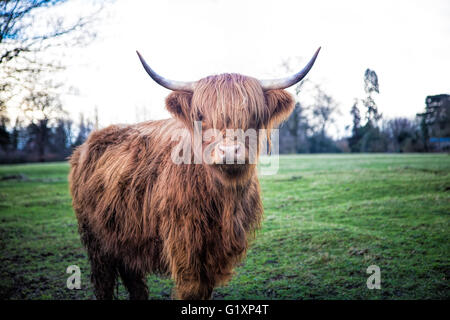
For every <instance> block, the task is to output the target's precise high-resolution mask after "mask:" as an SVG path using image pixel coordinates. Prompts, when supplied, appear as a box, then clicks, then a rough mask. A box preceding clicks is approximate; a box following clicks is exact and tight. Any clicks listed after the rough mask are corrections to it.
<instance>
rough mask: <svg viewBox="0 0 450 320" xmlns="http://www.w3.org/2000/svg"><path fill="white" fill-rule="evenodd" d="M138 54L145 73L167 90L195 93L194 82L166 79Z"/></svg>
mask: <svg viewBox="0 0 450 320" xmlns="http://www.w3.org/2000/svg"><path fill="white" fill-rule="evenodd" d="M136 53H137V55H138V57H139V60H141V63H142V65H143V66H144V69H145V71H147V73H148V75H149V76H150V77H151V78H152V79H153V80H155V81H156V82H157V83H158V84H160V85H162V86H163V87H164V88H167V89H169V90H174V91H175V90H179V91H190V92H193V91H194V87H195V83H196V82H195V81H194V82H183V81H174V80H169V79H166V78H164V77H162V76H160V75H159V74H157V73H156V72H155V71H153V69H152V68H150V66H149V65H148V64H147V62H145V60H144V58H143V57H142V56H141V54H140V53H139V51H137V50H136Z"/></svg>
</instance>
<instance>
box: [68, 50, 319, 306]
mask: <svg viewBox="0 0 450 320" xmlns="http://www.w3.org/2000/svg"><path fill="white" fill-rule="evenodd" d="M319 50H320V48H319ZM319 50H317V52H316V53H315V55H314V56H313V58H312V59H311V61H310V62H309V63H308V64H307V65H306V67H305V68H304V69H303V70H301V71H300V72H298V73H297V74H295V75H293V76H291V77H288V78H283V79H277V80H257V79H254V78H251V77H247V76H243V75H239V74H221V75H215V76H209V77H206V78H204V79H201V80H199V81H196V82H179V81H172V80H168V79H165V78H163V77H161V76H159V75H158V74H156V73H155V72H154V71H153V70H152V69H151V68H150V67H149V66H148V65H147V63H146V62H145V61H144V59H143V58H142V57H141V55H139V53H138V55H139V58H140V60H141V63H142V64H143V66H144V68H145V70H146V71H147V73H148V74H149V75H150V77H151V78H152V79H153V80H155V81H156V82H157V83H158V84H160V85H162V86H164V87H166V88H168V89H170V90H172V91H173V92H172V93H170V94H169V96H168V97H167V98H166V108H167V110H168V111H169V112H170V113H171V114H172V115H173V118H171V119H167V120H160V121H148V122H143V123H139V124H135V125H128V126H118V125H113V126H109V127H107V128H105V129H102V130H98V131H95V132H93V133H92V134H91V135H90V136H89V138H88V139H87V141H86V142H85V143H84V144H82V145H81V146H79V147H78V148H77V149H76V150H75V151H74V153H73V155H72V156H71V158H70V164H71V170H70V174H69V182H70V191H71V194H72V198H73V207H74V210H75V213H76V216H77V219H78V226H79V232H80V235H81V240H82V242H83V244H84V245H85V247H86V248H87V252H88V257H89V260H90V263H91V281H92V283H93V286H94V291H95V295H96V297H97V299H112V298H113V292H114V286H115V283H116V281H117V278H118V276H120V277H121V279H122V281H123V284H124V286H125V287H126V289H127V290H128V292H129V296H130V299H147V298H148V288H147V285H146V278H145V277H146V275H147V274H149V273H158V274H164V275H170V276H171V277H172V278H173V279H174V281H175V284H176V289H175V294H174V297H175V298H178V299H209V298H210V297H211V294H212V291H213V289H214V287H216V286H217V285H219V284H223V283H225V282H226V281H227V280H228V279H229V278H230V276H231V275H232V270H233V267H234V266H235V265H236V264H237V263H238V262H239V261H240V260H241V259H242V258H243V256H244V255H245V253H246V249H247V246H248V243H249V240H250V239H252V237H253V236H254V232H255V230H257V229H258V227H259V226H260V222H261V218H262V214H263V206H262V203H261V198H260V187H259V182H258V178H257V174H256V164H255V163H252V162H251V161H250V158H249V157H250V156H249V154H250V152H249V151H250V147H249V145H248V144H247V143H246V142H245V141H244V142H242V141H241V142H236V141H233V140H230V139H228V138H227V137H226V136H225V135H224V133H225V131H226V130H227V129H242V130H247V129H255V130H258V129H267V130H270V129H272V128H274V127H276V126H277V125H279V124H280V123H281V122H282V121H283V120H284V119H286V118H287V117H288V116H289V114H290V113H291V112H292V110H293V106H294V101H293V98H292V96H291V94H289V93H288V92H286V91H284V90H283V89H285V88H287V87H289V86H292V85H294V84H296V83H297V82H299V81H300V80H301V79H303V78H304V77H305V75H306V74H307V73H308V72H309V70H310V69H311V67H312V66H313V64H314V61H315V59H316V57H317V55H318V53H319ZM195 121H201V124H202V128H203V129H209V128H214V129H215V132H218V134H219V136H220V135H221V136H220V138H221V139H219V140H217V139H218V136H215V137H210V139H209V140H208V139H205V140H203V141H202V142H201V147H202V148H201V149H202V150H205V148H206V149H208V148H209V149H208V150H209V151H208V152H206V153H205V154H208V155H209V156H210V157H211V159H212V163H194V162H193V163H182V164H178V163H175V162H174V161H173V159H172V157H171V155H172V154H173V149H174V148H175V147H176V146H177V145H179V144H180V141H181V142H183V143H187V144H188V145H192V143H191V142H192V136H193V134H194V133H195V131H196V129H195V126H194V123H195ZM180 130H181V131H180ZM183 130H184V131H183ZM174 132H184V133H182V134H181V135H180V134H178V140H177V139H174V138H173V137H174ZM217 141H219V142H217ZM258 141H259V142H258V144H257V145H258V147H257V151H256V153H258V152H259V150H260V149H259V145H260V140H258ZM194 149H195V148H194ZM230 155H231V157H232V158H233V159H234V162H233V163H229V162H228V161H227V163H224V161H223V160H224V159H225V158H227V159H228V157H229V156H230ZM196 156H198V151H196V150H194V152H193V154H192V155H191V157H192V158H194V157H196ZM203 156H204V154H201V155H200V157H203ZM238 156H241V157H243V158H244V159H245V161H244V163H238V162H236V159H237V158H238Z"/></svg>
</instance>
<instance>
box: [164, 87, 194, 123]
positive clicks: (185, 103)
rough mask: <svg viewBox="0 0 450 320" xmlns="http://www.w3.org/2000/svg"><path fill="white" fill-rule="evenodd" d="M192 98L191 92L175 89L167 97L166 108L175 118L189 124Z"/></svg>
mask: <svg viewBox="0 0 450 320" xmlns="http://www.w3.org/2000/svg"><path fill="white" fill-rule="evenodd" d="M191 99H192V93H191V92H186V91H173V92H172V93H170V94H169V95H168V96H167V98H166V108H167V110H168V111H169V112H170V113H171V114H172V115H173V116H174V117H175V118H177V119H179V120H181V121H183V122H185V123H187V124H189V123H190V122H191V121H190V119H189V114H190V109H191Z"/></svg>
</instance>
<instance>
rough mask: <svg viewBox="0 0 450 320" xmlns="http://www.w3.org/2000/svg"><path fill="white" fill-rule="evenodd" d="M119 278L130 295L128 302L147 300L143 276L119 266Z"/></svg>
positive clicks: (146, 289)
mask: <svg viewBox="0 0 450 320" xmlns="http://www.w3.org/2000/svg"><path fill="white" fill-rule="evenodd" d="M119 274H120V278H122V281H123V284H124V285H125V287H126V288H127V290H128V293H129V294H130V300H147V299H148V288H147V283H146V279H145V276H144V274H142V273H140V272H136V271H132V270H130V269H129V268H127V267H126V266H124V265H123V264H121V265H120V266H119Z"/></svg>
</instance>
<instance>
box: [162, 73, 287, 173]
mask: <svg viewBox="0 0 450 320" xmlns="http://www.w3.org/2000/svg"><path fill="white" fill-rule="evenodd" d="M293 106H294V101H293V99H292V96H291V95H290V94H289V93H288V92H286V91H284V90H268V91H263V89H262V87H261V84H260V82H259V81H258V80H256V79H254V78H251V77H246V76H242V75H239V74H222V75H217V76H210V77H207V78H204V79H201V80H199V81H198V82H197V83H196V85H195V88H194V89H193V92H186V91H174V92H172V93H171V94H170V95H169V96H168V97H167V99H166V107H167V109H168V110H169V111H170V112H171V113H172V115H173V116H174V117H175V118H177V119H178V120H180V121H182V122H183V124H184V125H185V126H186V128H188V129H189V131H190V132H191V134H192V145H193V146H194V153H196V154H197V157H201V159H202V162H203V163H204V164H206V165H208V168H209V169H210V170H212V171H213V172H214V173H215V174H216V175H218V176H219V177H220V178H221V179H223V180H224V181H237V180H242V179H245V177H248V176H249V174H250V173H251V172H252V170H253V169H254V166H255V165H256V160H257V156H258V154H259V149H260V144H261V142H262V141H264V138H266V137H267V134H268V133H269V130H270V129H272V128H273V127H274V126H276V125H277V124H278V123H280V122H281V121H283V120H284V119H286V118H287V117H288V116H289V114H290V113H291V112H292V109H293ZM194 138H196V139H197V140H196V141H197V143H196V141H194ZM198 141H200V142H201V145H200V144H199V143H198Z"/></svg>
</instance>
